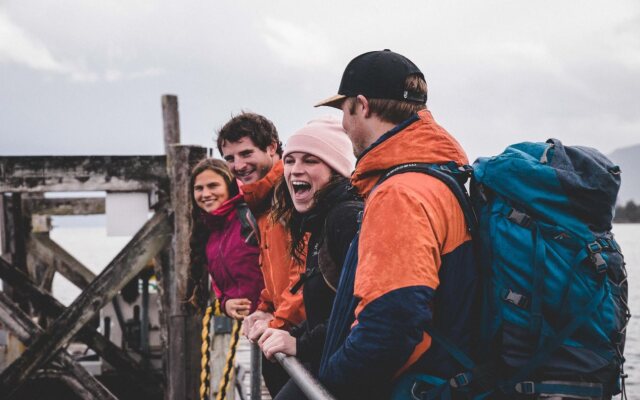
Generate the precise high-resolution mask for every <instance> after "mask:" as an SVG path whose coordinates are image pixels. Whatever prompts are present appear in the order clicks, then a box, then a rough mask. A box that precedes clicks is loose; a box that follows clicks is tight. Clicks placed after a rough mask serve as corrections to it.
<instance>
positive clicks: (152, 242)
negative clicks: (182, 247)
mask: <svg viewBox="0 0 640 400" xmlns="http://www.w3.org/2000/svg"><path fill="white" fill-rule="evenodd" d="M171 231H172V224H171V218H170V216H169V214H168V213H167V212H166V211H159V212H157V213H156V215H154V216H153V218H151V219H150V220H149V221H148V222H147V223H146V224H145V225H144V226H143V227H142V228H141V229H140V231H139V232H138V233H137V234H136V235H135V236H134V237H133V238H132V239H131V241H130V242H129V244H128V245H127V246H126V247H125V248H124V249H123V250H122V251H121V252H120V253H119V254H118V255H117V256H116V257H115V258H114V260H113V261H112V262H111V263H110V264H109V265H108V266H107V267H106V268H105V270H104V271H103V272H102V273H101V274H100V275H98V277H96V279H94V280H93V282H91V284H90V285H89V287H87V289H86V290H85V291H84V292H82V294H81V295H80V296H78V298H77V299H76V300H75V301H74V302H73V304H71V306H69V307H68V308H67V309H66V310H65V311H64V312H63V313H62V314H61V315H60V317H58V319H56V320H55V321H54V322H53V324H51V326H50V327H49V329H48V330H47V331H46V333H44V334H42V335H40V336H39V337H38V339H36V340H35V341H34V342H33V343H32V344H31V346H29V347H28V348H27V350H26V351H25V352H24V353H23V354H22V356H21V357H20V358H18V359H17V360H15V361H14V362H13V363H12V364H11V365H10V366H9V367H8V368H7V369H6V370H5V371H4V372H3V373H2V374H0V391H2V392H4V391H6V392H7V393H13V392H14V391H15V390H17V389H18V388H19V387H20V386H21V385H22V384H24V382H25V381H26V380H27V378H28V377H29V375H30V374H31V373H32V372H33V371H35V369H36V368H38V367H39V366H41V365H43V364H44V363H46V362H48V361H49V360H50V359H51V357H53V355H54V354H55V353H56V352H57V351H58V350H60V348H62V347H63V346H64V345H66V344H67V343H68V342H69V341H70V340H71V339H72V338H73V336H75V334H76V333H78V331H80V329H82V327H83V326H84V325H85V324H86V323H87V322H89V321H90V320H91V319H92V318H93V317H94V316H95V314H96V313H97V312H98V311H100V309H101V308H102V307H104V305H105V304H106V303H107V302H109V301H110V300H111V299H112V298H113V296H115V295H116V294H117V293H118V291H119V290H120V289H121V288H122V287H123V286H124V285H125V284H126V283H127V282H129V281H130V280H131V279H132V278H133V277H134V276H136V275H137V274H138V273H139V272H140V271H141V270H142V269H143V268H144V267H145V266H146V263H147V261H148V260H149V259H150V258H151V257H153V256H155V255H156V254H157V253H158V251H160V249H161V248H162V247H163V246H164V245H165V244H166V243H167V242H168V241H169V238H170V237H171Z"/></svg>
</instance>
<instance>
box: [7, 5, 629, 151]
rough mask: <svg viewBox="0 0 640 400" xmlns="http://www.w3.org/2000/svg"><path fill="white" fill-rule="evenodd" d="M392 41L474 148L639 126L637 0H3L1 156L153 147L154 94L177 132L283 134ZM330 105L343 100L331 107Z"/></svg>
mask: <svg viewBox="0 0 640 400" xmlns="http://www.w3.org/2000/svg"><path fill="white" fill-rule="evenodd" d="M384 48H390V49H392V50H394V51H397V52H400V53H402V54H404V55H406V56H407V57H409V58H410V59H412V60H413V61H414V62H415V63H416V64H417V65H418V66H419V67H420V68H421V69H422V71H423V72H424V74H425V76H426V78H427V82H428V84H429V102H428V106H429V108H430V109H431V110H432V112H433V114H434V117H435V118H436V120H437V121H438V122H439V123H440V124H441V125H443V126H444V127H445V128H447V129H448V130H449V131H450V132H451V133H452V134H454V135H455V136H456V137H457V138H458V139H459V140H460V142H461V143H462V145H463V146H464V147H465V148H466V149H467V151H468V153H469V156H470V158H471V159H474V158H475V157H477V156H480V155H491V154H495V153H497V152H499V151H501V150H502V149H503V148H504V147H505V146H506V145H508V144H510V143H513V142H518V141H523V140H534V141H541V140H545V139H546V138H548V137H557V138H559V139H561V140H563V141H564V142H565V143H566V144H583V145H588V146H594V147H597V148H599V149H601V150H602V151H604V152H605V153H609V152H611V151H613V150H614V149H616V148H620V147H624V146H628V145H631V144H636V143H640V2H638V1H637V0H619V1H614V2H612V1H590V0H586V1H585V0H580V1H557V0H556V1H526V2H525V1H513V0H511V1H506V0H505V1H490V0H489V1H487V0H484V1H473V2H472V1H467V2H461V1H425V0H422V1H396V2H391V1H372V0H369V1H347V0H342V1H327V0H324V1H321V2H319V1H275V0H268V1H255V2H250V1H242V0H240V1H233V2H231V1H211V0H210V1H206V2H205V1H186V2H183V1H151V0H126V1H85V0H69V1H66V0H60V1H55V2H53V1H40V0H29V1H23V0H22V1H20V0H2V1H0V135H1V136H0V155H28V154H56V155H63V154H159V153H161V152H163V140H162V119H161V106H160V97H161V95H162V94H165V93H171V94H176V95H178V97H179V104H180V118H181V127H182V141H183V143H188V144H199V145H205V146H212V145H213V141H212V140H213V137H214V133H215V130H216V129H218V128H219V127H220V126H221V125H222V124H223V123H224V122H225V121H226V120H227V119H228V118H229V117H230V116H231V115H232V114H233V113H237V112H239V111H240V110H243V109H244V110H251V111H255V112H258V113H262V114H264V115H266V116H267V117H269V118H271V119H272V120H273V121H274V122H275V124H276V126H277V127H278V129H279V131H280V134H281V136H282V138H283V139H284V140H285V141H286V138H287V137H288V136H289V135H290V134H291V133H292V132H294V131H295V130H296V129H297V128H299V127H301V126H302V125H303V124H304V123H306V122H307V121H308V120H309V119H311V118H312V117H314V116H317V115H321V114H326V113H331V112H332V111H331V110H330V109H328V108H324V109H314V108H313V107H312V105H313V104H314V103H315V102H316V101H318V100H320V99H322V98H325V97H328V96H330V95H333V94H335V93H336V91H337V88H338V84H339V82H340V77H341V75H342V71H343V70H344V67H345V66H346V64H347V63H348V62H349V60H351V59H352V58H353V57H355V56H356V55H358V54H360V53H363V52H365V51H369V50H379V49H384ZM334 113H335V114H336V115H339V114H338V112H334Z"/></svg>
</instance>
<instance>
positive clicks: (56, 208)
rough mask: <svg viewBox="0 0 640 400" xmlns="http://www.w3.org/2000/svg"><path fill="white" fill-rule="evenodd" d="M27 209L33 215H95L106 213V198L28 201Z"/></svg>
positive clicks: (26, 201)
mask: <svg viewBox="0 0 640 400" xmlns="http://www.w3.org/2000/svg"><path fill="white" fill-rule="evenodd" d="M24 202H25V203H26V204H25V207H26V208H27V209H29V211H31V213H32V214H45V215H93V214H104V213H105V198H104V197H87V198H73V197H70V198H54V199H45V198H42V199H26V200H24Z"/></svg>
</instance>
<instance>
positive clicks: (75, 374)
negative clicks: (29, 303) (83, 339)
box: [0, 292, 117, 400]
mask: <svg viewBox="0 0 640 400" xmlns="http://www.w3.org/2000/svg"><path fill="white" fill-rule="evenodd" d="M0 322H2V323H3V324H4V325H5V326H6V327H7V328H9V329H10V330H11V331H12V332H13V333H14V334H15V335H16V337H17V338H18V340H20V341H21V342H22V343H23V344H25V345H26V346H29V345H30V344H31V342H32V341H33V339H34V338H35V337H36V336H38V335H40V334H42V332H43V329H42V328H40V327H39V326H38V325H37V324H36V323H34V322H33V321H31V319H29V317H28V316H27V315H26V314H25V313H24V312H22V310H20V309H19V308H18V307H16V306H15V305H14V304H13V303H12V302H11V300H10V299H9V298H8V297H7V296H6V295H5V294H4V293H2V292H0ZM55 359H56V361H58V362H59V363H60V364H62V366H63V367H64V369H65V370H66V372H67V373H68V374H70V375H71V377H72V378H74V381H75V382H76V384H74V385H70V387H71V389H73V390H74V391H75V392H76V393H77V394H78V395H79V396H80V397H81V398H83V399H84V398H89V399H96V400H117V399H116V397H115V396H114V395H113V394H112V393H111V392H110V391H109V390H108V389H107V388H105V387H104V386H103V385H102V384H101V383H100V382H99V381H98V380H97V379H96V378H94V377H93V375H91V374H90V373H89V372H87V370H86V369H84V367H82V366H81V365H79V364H78V363H77V362H76V361H75V360H73V358H72V357H71V356H70V355H69V354H68V353H67V352H66V351H65V350H62V351H60V352H59V353H58V355H57V356H56V357H55Z"/></svg>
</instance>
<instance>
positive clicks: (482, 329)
mask: <svg viewBox="0 0 640 400" xmlns="http://www.w3.org/2000/svg"><path fill="white" fill-rule="evenodd" d="M408 171H421V172H424V173H427V174H429V175H432V176H434V177H437V178H439V179H441V180H442V181H443V182H444V183H446V184H447V185H448V186H449V188H450V189H451V190H452V192H453V193H454V194H455V195H456V197H457V198H458V200H459V202H460V204H461V206H462V209H463V211H464V213H465V216H466V218H467V224H468V226H469V229H470V230H472V235H473V237H474V244H475V245H476V256H477V259H478V268H479V271H480V276H481V288H482V289H481V295H480V296H481V299H479V302H480V303H481V312H480V322H479V327H478V332H477V334H476V337H477V338H478V340H477V343H476V345H475V348H476V351H475V352H474V353H473V354H465V353H463V352H462V351H460V350H459V349H458V348H456V346H455V345H453V344H451V343H450V342H449V341H448V340H447V338H446V337H444V336H442V335H440V334H439V332H437V331H436V330H435V329H432V328H430V327H425V331H426V332H427V333H429V334H430V335H431V337H432V338H433V340H435V341H437V342H438V343H439V344H440V345H441V346H442V347H444V348H445V349H447V351H448V352H449V354H450V355H451V356H452V357H453V358H454V359H455V360H456V361H457V362H458V363H459V364H460V367H461V368H460V369H461V371H462V372H461V373H460V374H458V375H456V376H454V377H435V376H428V375H425V374H421V373H420V372H419V371H413V372H411V373H407V374H405V375H404V376H402V377H401V378H400V379H399V380H398V382H397V384H396V389H395V390H394V394H393V396H392V398H393V399H394V400H395V399H397V400H400V399H418V400H420V399H434V400H435V399H451V398H454V399H458V398H462V399H475V400H479V399H485V398H490V399H494V398H499V399H514V398H526V399H531V398H536V397H539V396H559V397H566V398H576V399H601V398H609V397H611V396H612V395H614V394H618V393H620V392H621V391H623V389H624V377H625V375H624V370H623V364H624V357H623V351H624V343H625V330H626V326H627V322H628V320H629V317H630V313H629V309H628V307H627V297H628V285H627V281H626V270H625V267H624V259H623V256H622V253H621V252H620V248H619V246H618V244H617V243H616V241H615V240H614V238H613V234H612V233H611V232H610V230H611V221H612V219H613V210H614V208H615V202H616V197H617V193H618V189H619V186H620V169H619V168H618V167H617V166H615V165H613V164H612V163H611V161H609V160H608V159H607V158H606V157H605V156H603V155H602V154H601V153H599V152H598V151H596V150H594V149H590V148H585V147H577V146H576V147H564V146H563V145H562V143H561V142H560V141H559V140H555V139H550V140H549V141H547V143H520V144H516V145H513V146H510V147H508V148H507V149H506V150H505V151H504V152H503V153H502V154H500V155H498V156H495V157H491V158H481V159H479V160H477V161H476V162H475V164H474V166H473V168H470V167H468V166H467V167H463V168H458V167H457V166H456V165H455V164H452V163H449V164H443V165H435V164H406V165H402V166H398V167H395V168H394V169H393V170H391V171H389V172H388V173H387V174H386V175H385V176H384V177H383V178H382V179H381V181H382V180H384V179H387V178H388V177H390V176H392V175H395V174H397V173H403V172H408ZM468 176H471V177H472V182H471V185H470V186H471V200H469V196H467V195H466V189H465V188H464V186H463V184H462V183H463V182H464V181H465V180H466V177H468ZM356 266H357V236H356V238H355V239H354V243H353V244H352V246H351V249H350V253H349V254H348V255H347V259H346V261H345V265H344V267H343V271H342V275H341V280H340V284H339V287H338V293H337V294H336V301H335V303H334V309H333V311H332V314H331V318H330V321H329V327H328V330H327V332H329V333H328V337H327V340H326V342H325V348H324V352H323V361H322V363H321V370H320V376H322V371H323V368H324V367H325V365H326V362H327V360H328V358H329V356H330V355H331V354H333V352H335V351H336V350H337V349H338V348H339V346H340V345H341V344H342V343H343V342H344V340H345V339H346V336H347V335H348V333H349V327H350V326H351V323H352V322H353V311H354V310H355V306H356V305H357V302H358V299H356V298H355V297H353V295H352V294H353V281H354V278H355V270H356Z"/></svg>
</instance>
